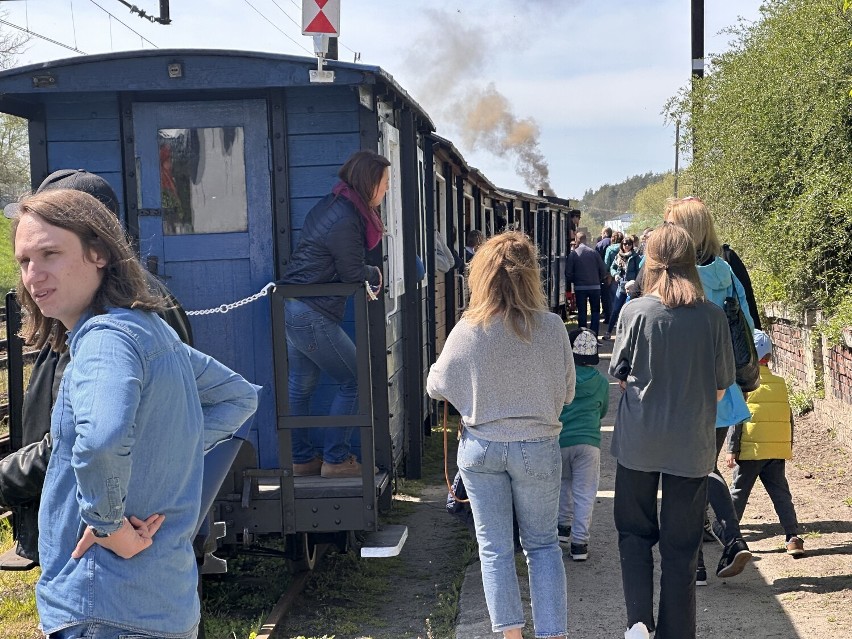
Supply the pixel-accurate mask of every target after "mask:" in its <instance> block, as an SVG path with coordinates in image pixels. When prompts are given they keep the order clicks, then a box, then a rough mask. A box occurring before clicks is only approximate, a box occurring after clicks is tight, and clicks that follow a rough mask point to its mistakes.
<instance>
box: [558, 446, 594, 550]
mask: <svg viewBox="0 0 852 639" xmlns="http://www.w3.org/2000/svg"><path fill="white" fill-rule="evenodd" d="M561 452H562V492H561V493H560V495H559V524H560V525H562V526H571V542H572V543H575V544H587V543H589V528H590V527H591V525H592V510H593V509H594V507H595V498H596V497H597V494H598V483H599V482H600V478H601V449H600V448H598V447H597V446H592V445H591V444H578V445H576V446H566V447H565V448H562V449H561Z"/></svg>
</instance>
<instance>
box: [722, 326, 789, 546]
mask: <svg viewBox="0 0 852 639" xmlns="http://www.w3.org/2000/svg"><path fill="white" fill-rule="evenodd" d="M754 345H755V346H756V347H757V357H758V359H759V360H760V388H758V389H757V390H756V391H754V392H753V393H750V394H749V395H748V398H747V400H746V401H747V403H748V408H749V410H750V411H751V421H748V422H745V424H738V425H736V426H732V427H731V437H730V441H729V444H728V456H727V462H728V468H733V469H734V480H733V483H732V484H731V498H732V499H733V502H734V508H735V509H736V511H737V517H738V518H740V519H742V516H743V512H744V511H745V507H746V504H747V503H748V497H749V495H750V494H751V489H752V488H753V487H754V483H755V481H757V478H758V477H760V481H761V483H763V487H764V488H765V489H766V492H767V493H768V494H769V498H770V499H771V500H772V505H773V506H774V507H775V512H776V513H777V514H778V519H779V520H780V522H781V526H782V527H783V528H784V533H785V535H786V537H787V554H788V555H792V556H794V557H801V556H802V555H804V554H805V549H804V542H803V541H802V539H801V537H799V522H798V521H797V519H796V509H795V508H794V507H793V497H792V495H791V494H790V487H789V485H788V484H787V478H786V476H785V474H784V460H785V459H791V458H792V456H793V413H792V411H791V410H790V401H789V399H788V397H787V386H786V384H785V383H784V380H783V379H782V378H780V377H778V376H777V375H773V374H772V372H771V371H770V370H769V360H770V358H771V357H772V342H771V340H770V339H769V336H768V335H767V334H766V333H764V332H763V331H761V330H755V331H754Z"/></svg>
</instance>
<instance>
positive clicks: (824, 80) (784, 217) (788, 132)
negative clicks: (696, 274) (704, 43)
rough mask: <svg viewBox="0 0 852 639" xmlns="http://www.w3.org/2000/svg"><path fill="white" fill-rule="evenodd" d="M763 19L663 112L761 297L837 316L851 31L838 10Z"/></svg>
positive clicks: (743, 29)
mask: <svg viewBox="0 0 852 639" xmlns="http://www.w3.org/2000/svg"><path fill="white" fill-rule="evenodd" d="M761 11H762V18H761V20H759V21H757V22H754V23H742V24H741V25H739V26H738V27H736V28H735V29H733V30H732V32H733V35H734V36H735V38H736V42H735V44H734V46H733V47H732V49H731V50H730V51H729V52H727V53H725V54H722V55H720V56H717V57H715V58H713V60H712V72H711V73H710V74H709V75H708V76H707V77H706V78H704V80H703V81H699V82H696V84H695V86H694V88H693V89H692V90H691V91H689V92H687V91H682V92H681V94H680V95H679V96H678V97H676V98H673V100H672V103H670V105H668V109H667V112H668V113H669V117H670V118H671V119H680V120H681V121H683V122H687V123H688V124H685V126H684V127H683V128H682V131H687V132H691V133H694V138H692V139H690V138H689V137H688V136H687V139H686V140H685V144H686V147H687V150H689V151H691V152H692V156H693V163H692V166H691V167H690V172H691V173H692V175H693V178H694V180H695V186H696V191H698V194H700V195H701V197H702V198H704V200H705V201H706V202H707V203H708V206H709V207H710V210H711V211H712V212H713V214H714V216H715V218H716V220H717V224H718V227H719V228H718V231H719V234H720V236H721V238H722V239H723V240H724V241H728V242H730V243H731V244H732V245H733V246H734V247H735V248H736V250H737V252H738V253H739V254H740V255H741V256H742V257H743V260H744V261H745V262H746V264H748V266H749V271H750V274H751V278H752V281H753V283H754V284H755V289H756V292H757V294H758V298H759V299H760V300H761V301H763V302H769V301H776V300H785V301H787V302H788V303H789V304H791V305H792V306H794V307H796V308H822V309H823V310H824V311H826V312H827V313H829V314H834V313H835V309H837V308H838V306H839V305H840V303H841V302H842V301H843V300H844V299H845V298H846V297H847V296H848V293H849V292H850V289H851V288H852V268H850V261H849V257H848V253H847V251H846V250H844V249H845V247H844V242H845V240H846V238H848V237H850V234H852V104H850V98H849V96H848V95H847V92H846V88H848V87H849V85H850V78H852V55H850V52H849V46H848V43H849V41H850V38H852V23H851V22H850V16H849V15H845V14H844V13H843V11H842V10H841V4H840V3H839V2H838V1H837V0H784V1H781V2H776V3H766V4H765V5H763V8H762V10H761Z"/></svg>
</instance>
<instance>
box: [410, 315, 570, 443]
mask: <svg viewBox="0 0 852 639" xmlns="http://www.w3.org/2000/svg"><path fill="white" fill-rule="evenodd" d="M574 379H575V372H574V357H573V355H572V354H571V342H570V341H569V340H568V333H567V331H566V330H565V325H564V324H563V323H562V320H561V319H560V318H559V316H557V315H554V314H553V313H546V312H542V313H539V315H538V317H537V326H536V328H535V330H534V331H533V335H532V342H531V343H527V342H524V341H523V340H521V339H520V338H519V337H518V336H517V335H515V333H514V331H512V329H511V327H509V326H505V325H504V324H503V322H502V321H501V320H499V319H497V320H492V321H490V322H489V323H488V324H486V325H479V326H472V325H471V324H470V323H468V322H467V321H466V320H464V319H462V320H461V321H460V322H459V323H458V324H457V325H456V326H455V328H453V330H452V332H451V333H450V335H449V337H448V338H447V342H446V344H445V345H444V350H443V351H441V355H440V357H438V361H437V362H435V363H434V364H433V365H432V368H431V369H430V370H429V378H428V379H427V381H426V390H427V392H428V393H429V395H430V397H433V398H435V399H446V400H448V401H449V402H450V403H451V404H452V405H453V406H455V408H456V410H458V411H459V414H460V415H461V416H462V420H463V423H464V425H465V427H466V428H470V430H471V432H472V434H474V435H476V436H477V437H479V438H481V439H486V440H490V441H498V442H511V441H523V440H527V439H537V438H541V437H557V436H558V435H559V431H560V429H561V424H560V422H559V413H560V412H561V411H562V406H563V405H564V404H570V403H571V400H573V399H574Z"/></svg>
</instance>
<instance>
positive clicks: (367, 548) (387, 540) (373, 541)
mask: <svg viewBox="0 0 852 639" xmlns="http://www.w3.org/2000/svg"><path fill="white" fill-rule="evenodd" d="M406 539H408V526H403V525H402V524H389V525H387V526H383V527H382V529H381V530H377V531H376V532H371V533H367V535H366V536H365V537H364V543H363V544H362V545H361V556H362V557H396V556H397V555H398V554H399V553H400V552H401V551H402V547H403V546H404V545H405V541H406Z"/></svg>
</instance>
